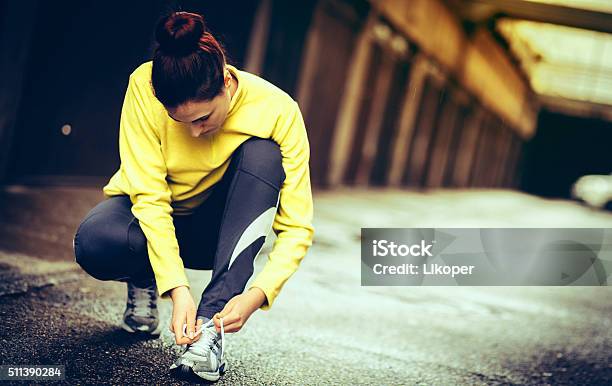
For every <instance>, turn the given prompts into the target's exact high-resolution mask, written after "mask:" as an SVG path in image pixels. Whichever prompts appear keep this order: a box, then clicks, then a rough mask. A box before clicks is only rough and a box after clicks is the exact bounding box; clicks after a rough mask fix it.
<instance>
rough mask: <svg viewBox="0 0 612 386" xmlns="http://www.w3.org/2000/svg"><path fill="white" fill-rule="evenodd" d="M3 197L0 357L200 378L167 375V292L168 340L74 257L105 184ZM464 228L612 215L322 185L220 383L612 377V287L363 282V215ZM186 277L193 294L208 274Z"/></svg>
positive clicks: (115, 372)
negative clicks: (137, 320) (307, 246)
mask: <svg viewBox="0 0 612 386" xmlns="http://www.w3.org/2000/svg"><path fill="white" fill-rule="evenodd" d="M0 198H1V199H2V201H1V202H2V204H1V205H0V216H1V217H0V320H1V321H2V328H1V329H0V362H1V363H2V364H60V365H65V366H66V380H65V381H64V382H55V383H57V384H87V385H89V384H148V385H150V384H156V385H183V384H185V385H186V384H193V383H192V382H187V381H183V380H178V379H175V378H173V377H172V376H170V374H169V373H168V367H169V366H170V364H171V363H172V361H173V359H174V358H175V356H176V354H177V353H178V351H179V347H177V346H175V345H174V344H173V341H174V338H173V335H172V334H171V333H170V332H169V331H168V328H167V327H168V321H169V316H170V312H171V303H170V302H169V301H161V303H160V311H161V317H162V321H163V323H164V330H163V333H162V336H161V337H160V338H159V339H143V338H140V337H137V336H133V335H131V334H128V333H126V332H124V331H123V330H121V328H120V327H119V322H120V320H121V315H122V313H123V309H124V307H125V301H126V288H125V284H124V283H119V282H102V281H98V280H96V279H93V278H91V277H89V276H88V275H86V274H85V273H84V272H83V271H81V270H80V268H79V267H78V265H76V263H75V262H74V261H73V258H72V256H71V251H70V242H71V238H70V237H71V234H72V232H73V230H74V228H75V227H76V224H78V221H79V219H80V218H81V217H82V216H83V215H84V214H85V213H86V212H87V210H89V208H90V207H91V206H93V205H95V203H96V202H97V201H98V200H99V199H101V196H100V194H99V192H98V191H96V190H91V189H90V190H87V189H68V188H36V189H33V188H22V187H11V188H10V189H8V190H6V191H4V192H3V193H1V194H0ZM460 226H466V227H469V226H471V227H521V226H524V227H607V228H611V227H612V215H610V214H609V213H605V212H598V211H594V210H591V209H589V208H586V207H584V206H581V205H579V204H576V203H573V202H569V201H563V200H544V199H540V198H536V197H532V196H528V195H525V194H521V193H517V192H511V191H487V190H482V191H476V190H474V191H445V190H441V191H432V192H407V191H397V190H395V191H391V190H358V189H345V190H337V191H329V192H317V193H316V194H315V228H316V236H315V243H314V245H313V247H312V248H311V250H310V251H309V254H308V255H307V257H306V258H305V259H304V261H303V263H302V266H301V267H300V269H299V270H298V272H297V273H296V274H295V275H294V276H293V277H292V278H291V280H289V282H288V283H287V284H286V286H285V288H284V290H283V291H282V293H281V295H280V296H279V298H278V300H277V302H276V303H275V305H274V307H273V308H272V310H270V311H266V312H260V311H258V312H256V313H255V314H254V315H253V316H252V318H251V319H250V320H249V321H248V323H247V325H246V326H245V328H244V329H243V330H242V331H240V332H238V333H236V334H231V335H229V336H228V345H227V358H228V361H229V363H230V369H229V371H228V372H227V373H226V375H225V376H224V377H222V379H221V380H220V381H219V382H218V383H217V384H219V385H247V384H256V385H270V384H274V385H285V384H291V385H293V384H300V385H313V384H317V385H318V384H330V385H338V384H376V385H381V384H384V385H463V384H467V385H485V384H486V385H490V384H504V385H508V384H510V385H512V384H516V385H518V384H528V385H532V384H533V385H544V384H612V329H611V327H612V313H611V311H612V296H611V295H612V290H611V289H610V287H362V286H361V285H360V258H359V256H360V245H359V237H360V229H361V227H460ZM271 242H272V238H271V237H270V238H269V240H268V242H267V243H266V246H265V247H264V250H263V251H262V254H260V258H259V259H258V262H257V269H261V266H262V265H263V263H264V260H265V258H266V252H268V251H269V249H270V247H271ZM188 276H189V279H190V282H191V284H192V293H193V294H194V297H195V298H196V300H197V299H198V298H199V294H200V293H201V291H202V290H203V288H204V287H205V285H206V283H207V281H208V280H209V279H210V273H209V272H198V271H192V270H188ZM27 383H28V384H32V383H31V382H27ZM14 384H25V383H24V382H21V383H19V382H15V383H14ZM39 384H50V382H40V383H39Z"/></svg>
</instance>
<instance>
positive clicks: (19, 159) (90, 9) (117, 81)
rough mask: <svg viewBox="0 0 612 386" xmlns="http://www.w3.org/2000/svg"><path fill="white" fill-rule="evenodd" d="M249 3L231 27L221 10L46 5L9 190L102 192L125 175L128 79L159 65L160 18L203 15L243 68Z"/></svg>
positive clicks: (182, 5) (209, 6) (157, 1)
mask: <svg viewBox="0 0 612 386" xmlns="http://www.w3.org/2000/svg"><path fill="white" fill-rule="evenodd" d="M192 3H193V4H192ZM244 3H245V5H246V6H248V7H250V8H248V7H247V9H246V11H247V12H245V13H239V15H240V16H238V21H236V20H233V21H232V23H231V24H230V23H224V22H223V20H229V16H228V15H227V12H225V9H226V7H225V6H222V5H221V4H219V3H216V4H213V3H209V2H195V1H191V2H189V1H184V2H176V1H162V0H153V1H128V2H120V1H110V2H108V1H105V2H101V1H92V0H89V1H76V0H71V1H63V2H60V3H58V2H50V1H49V2H40V5H39V8H38V12H37V14H36V15H34V20H35V22H34V23H35V26H34V38H33V39H32V43H31V46H30V48H29V52H30V57H29V59H28V62H27V69H26V70H25V81H24V84H23V98H22V101H21V103H20V106H19V110H18V113H17V119H16V124H15V131H14V133H15V135H14V140H13V145H12V149H11V153H10V154H11V157H10V158H11V160H10V162H9V165H10V167H9V171H8V173H7V174H8V175H7V182H20V183H43V184H47V183H51V184H57V183H60V184H61V183H76V184H80V183H83V182H88V181H95V183H96V184H98V183H100V182H101V181H104V180H105V179H107V178H108V177H110V176H111V175H112V173H113V172H114V171H115V170H116V169H117V168H118V167H119V154H118V134H119V117H120V113H121V105H122V102H123V96H124V93H125V89H126V87H127V82H128V77H129V74H130V73H131V72H132V71H133V70H134V69H135V68H136V67H138V66H139V65H140V64H141V63H143V62H145V61H147V60H150V59H151V56H152V50H153V31H154V28H155V24H156V22H157V21H158V19H159V18H160V16H162V15H164V14H166V13H169V12H171V11H174V10H177V9H182V10H185V11H196V12H199V13H203V14H204V16H205V18H206V20H207V25H208V27H209V28H210V29H211V30H212V31H213V33H216V35H217V36H218V37H219V38H220V40H222V42H223V43H224V44H225V45H226V48H227V50H228V56H229V58H230V60H231V62H232V63H234V64H236V65H238V66H241V65H242V62H241V61H242V60H243V58H244V52H245V50H246V42H248V34H249V31H250V28H251V23H252V17H253V14H254V10H255V7H256V5H257V1H254V0H251V1H244ZM251 8H252V10H253V12H249V10H250V9H251ZM232 15H233V13H232ZM15 17H17V15H15ZM217 31H218V32H217ZM227 41H229V42H230V43H232V44H233V43H235V42H240V44H237V46H236V47H231V46H229V47H228V43H227Z"/></svg>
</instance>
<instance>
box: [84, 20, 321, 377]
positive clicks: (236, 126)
mask: <svg viewBox="0 0 612 386" xmlns="http://www.w3.org/2000/svg"><path fill="white" fill-rule="evenodd" d="M156 38H157V43H158V46H157V48H156V50H155V54H154V57H153V60H152V62H146V63H144V64H142V65H141V66H140V67H138V68H137V69H136V70H135V71H134V72H133V73H132V75H131V76H130V80H129V85H128V88H127V93H126V96H125V100H124V103H123V109H122V113H121V122H120V129H119V151H120V157H121V166H120V168H119V170H118V171H117V172H116V173H115V174H114V175H113V177H112V178H111V180H110V181H109V183H108V184H107V185H106V186H105V187H104V189H103V192H104V194H105V197H106V199H105V200H104V201H102V202H101V203H99V204H98V205H97V206H95V207H94V208H93V209H92V210H91V211H90V212H89V213H88V214H87V216H86V217H85V218H84V219H83V221H82V222H81V224H80V225H79V228H78V230H77V232H76V235H75V238H74V247H75V256H76V260H77V262H78V263H79V264H80V265H81V267H82V268H83V269H84V270H85V271H86V272H87V273H89V274H90V275H91V276H93V277H95V278H97V279H100V280H116V281H124V282H127V292H128V298H127V306H126V309H125V312H124V315H123V323H122V326H123V328H124V329H125V330H127V331H129V332H133V333H143V334H150V335H152V336H159V334H160V329H161V323H160V320H159V316H158V312H157V300H158V297H159V296H161V297H163V298H166V297H169V298H171V299H172V302H173V310H172V320H171V322H170V330H171V331H172V332H173V333H174V334H175V338H176V343H177V344H180V345H185V350H184V352H183V353H182V354H181V355H180V357H179V358H177V360H176V362H175V363H174V364H173V365H172V366H171V369H172V371H174V372H177V373H179V375H182V374H185V373H189V374H192V373H193V374H195V375H197V376H199V377H201V378H203V379H206V380H209V381H216V380H218V379H219V376H220V374H222V373H223V372H224V371H225V370H226V369H227V364H226V361H225V358H224V355H223V354H224V353H223V349H224V339H223V336H224V333H229V332H236V331H238V330H240V329H241V328H242V327H243V326H244V324H245V323H246V321H247V320H248V319H249V317H250V315H251V314H252V313H253V312H255V311H256V310H257V309H259V308H261V309H264V310H265V309H268V308H270V307H271V306H272V303H273V302H274V299H275V298H276V297H277V295H278V294H279V292H280V290H281V288H282V287H283V285H284V283H285V282H286V281H287V279H289V277H290V276H291V275H292V274H293V273H294V272H295V270H296V269H297V268H298V265H299V263H300V261H301V260H302V258H303V257H304V255H305V254H306V251H307V250H308V248H309V246H310V245H311V242H312V236H313V227H312V225H311V223H312V210H313V206H312V194H311V188H310V176H309V169H308V160H309V145H308V138H307V135H306V129H305V127H304V122H303V119H302V116H301V113H300V110H299V108H298V105H297V103H296V102H295V101H293V100H292V99H291V97H289V96H288V95H287V94H285V93H284V92H283V91H281V90H280V89H278V88H277V87H275V86H274V85H272V84H270V83H268V82H266V81H265V80H263V79H261V78H259V77H257V76H255V75H252V74H249V73H247V72H244V71H240V70H238V69H236V68H235V67H233V66H231V65H229V64H227V63H226V61H225V55H224V52H223V50H222V48H221V46H220V45H219V43H218V42H217V41H216V40H215V38H214V37H213V36H212V35H211V34H210V33H208V32H207V31H206V28H205V24H204V20H203V18H202V16H200V15H197V14H193V13H187V12H178V13H174V14H172V15H170V16H168V17H165V18H163V19H162V20H161V21H160V22H159V24H158V26H157V30H156ZM271 229H273V230H274V232H275V233H276V235H277V239H276V241H275V243H274V246H273V248H272V251H271V252H270V254H269V256H268V261H267V262H266V264H265V266H264V267H263V269H262V271H261V272H259V273H258V275H257V276H256V277H254V278H253V280H252V281H251V282H250V285H249V287H248V288H246V285H247V282H249V280H250V279H251V276H252V275H253V271H254V266H253V264H254V260H255V257H256V256H257V254H258V253H259V251H260V250H261V247H262V245H263V243H264V241H265V238H266V235H267V234H268V233H269V231H270V230H271ZM184 268H191V269H198V270H212V279H211V280H210V282H209V283H208V285H207V286H206V288H205V290H204V292H203V293H202V298H201V301H200V303H199V304H198V305H197V306H196V304H195V302H194V300H193V298H192V295H191V292H190V290H189V283H188V281H187V277H186V275H185V270H184Z"/></svg>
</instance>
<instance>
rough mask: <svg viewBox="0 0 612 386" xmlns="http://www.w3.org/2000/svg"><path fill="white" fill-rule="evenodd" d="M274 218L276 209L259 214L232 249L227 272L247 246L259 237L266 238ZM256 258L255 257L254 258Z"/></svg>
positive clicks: (272, 208)
mask: <svg viewBox="0 0 612 386" xmlns="http://www.w3.org/2000/svg"><path fill="white" fill-rule="evenodd" d="M275 216H276V207H271V208H269V209H268V210H266V211H265V212H263V213H262V214H260V215H259V216H258V217H257V218H256V219H255V220H253V222H252V223H251V224H249V226H248V227H247V228H246V229H245V230H244V232H243V233H242V236H240V240H238V243H237V244H236V248H234V252H233V253H232V257H231V258H230V261H229V265H228V266H227V269H228V270H229V269H230V267H231V266H232V264H233V263H234V260H236V257H238V255H240V254H241V253H242V251H244V250H245V249H246V248H247V247H248V246H249V245H251V244H253V242H254V241H255V240H257V239H258V238H260V237H261V236H267V235H268V233H269V232H270V228H271V227H272V223H273V222H274V217H275ZM255 257H256V256H255Z"/></svg>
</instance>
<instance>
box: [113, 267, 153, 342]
mask: <svg viewBox="0 0 612 386" xmlns="http://www.w3.org/2000/svg"><path fill="white" fill-rule="evenodd" d="M127 288H128V296H127V304H126V307H125V311H124V312H123V323H122V324H121V327H122V328H123V329H124V330H126V331H127V332H131V333H141V334H146V335H151V336H153V337H158V336H159V335H160V333H161V329H162V326H161V323H160V322H159V312H158V311H157V286H156V284H155V279H151V280H148V281H146V282H140V283H135V282H131V281H130V282H128V283H127Z"/></svg>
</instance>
